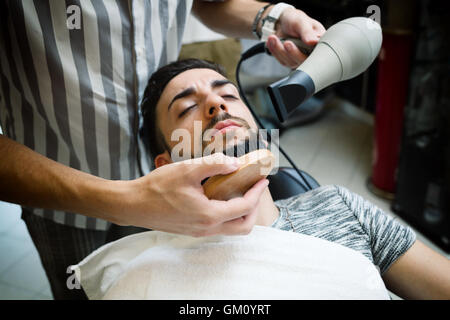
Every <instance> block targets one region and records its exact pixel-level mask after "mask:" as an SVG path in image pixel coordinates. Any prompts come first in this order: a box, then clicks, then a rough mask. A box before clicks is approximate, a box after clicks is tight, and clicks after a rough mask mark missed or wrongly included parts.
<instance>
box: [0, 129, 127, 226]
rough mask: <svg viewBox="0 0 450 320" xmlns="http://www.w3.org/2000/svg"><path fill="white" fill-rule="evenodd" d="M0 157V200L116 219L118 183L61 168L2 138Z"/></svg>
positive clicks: (0, 140)
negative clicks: (113, 213)
mask: <svg viewBox="0 0 450 320" xmlns="http://www.w3.org/2000/svg"><path fill="white" fill-rule="evenodd" d="M0 154H1V155H2V156H1V159H0V200H3V201H8V202H12V203H17V204H20V205H23V206H30V207H37V208H47V209H54V210H65V211H70V212H77V213H81V214H84V215H87V216H91V217H96V218H102V219H107V220H110V221H114V220H115V217H113V216H112V211H113V210H112V209H113V208H114V207H115V206H116V203H117V202H118V201H117V199H118V195H119V191H118V190H119V189H118V188H117V186H120V184H119V182H114V181H110V180H105V179H101V178H98V177H95V176H93V175H90V174H87V173H84V172H82V171H79V170H75V169H73V168H70V167H67V166H64V165H62V164H60V163H58V162H55V161H53V160H51V159H48V158H46V157H44V156H42V155H41V154H39V153H37V152H35V151H33V150H31V149H29V148H27V147H26V146H23V145H21V144H19V143H17V142H15V141H13V140H11V139H8V138H7V137H5V136H3V135H0ZM114 209H116V211H117V207H115V208H114Z"/></svg>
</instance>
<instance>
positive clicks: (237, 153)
mask: <svg viewBox="0 0 450 320" xmlns="http://www.w3.org/2000/svg"><path fill="white" fill-rule="evenodd" d="M224 120H233V121H235V122H237V123H238V124H240V125H241V127H240V128H238V129H236V130H245V132H244V134H245V138H244V139H238V140H237V141H236V142H235V143H230V141H228V140H231V139H229V138H230V137H231V138H233V140H235V139H234V137H235V136H234V135H233V134H232V133H233V131H234V130H233V131H230V132H225V134H223V135H218V136H216V137H217V138H220V139H222V145H221V146H222V150H217V148H214V151H215V152H212V153H216V152H222V153H223V154H225V155H227V156H229V157H241V156H243V155H245V154H247V153H249V152H252V151H255V150H258V149H268V144H267V142H266V140H264V139H263V137H262V136H261V134H260V133H259V131H258V129H251V128H250V125H249V124H248V122H247V121H245V120H244V119H242V118H239V117H233V116H231V115H230V114H229V113H222V114H220V115H219V116H217V117H214V118H213V119H212V120H211V121H210V123H209V124H208V125H207V126H206V128H205V129H204V130H203V132H202V137H201V138H202V146H203V151H204V150H205V149H206V148H208V146H209V147H211V144H212V142H209V141H205V139H204V138H205V132H206V131H207V130H210V129H213V128H214V127H215V126H216V124H217V123H219V122H220V121H224ZM224 140H225V143H223V141H224ZM227 142H228V143H227ZM231 142H232V141H231Z"/></svg>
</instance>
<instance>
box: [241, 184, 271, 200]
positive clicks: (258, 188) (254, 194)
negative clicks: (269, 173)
mask: <svg viewBox="0 0 450 320" xmlns="http://www.w3.org/2000/svg"><path fill="white" fill-rule="evenodd" d="M268 185H269V180H267V179H261V180H259V181H258V182H257V183H255V184H254V185H253V187H251V188H250V189H249V190H247V192H246V193H245V195H244V198H246V199H247V200H251V201H255V202H256V203H257V202H259V198H260V197H261V195H262V193H263V192H264V189H266V187H267V186H268Z"/></svg>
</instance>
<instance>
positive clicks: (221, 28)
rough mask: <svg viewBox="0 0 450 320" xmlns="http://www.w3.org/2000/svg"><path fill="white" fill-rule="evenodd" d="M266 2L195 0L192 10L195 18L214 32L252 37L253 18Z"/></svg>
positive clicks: (238, 36) (252, 0)
mask: <svg viewBox="0 0 450 320" xmlns="http://www.w3.org/2000/svg"><path fill="white" fill-rule="evenodd" d="M266 4H268V3H267V2H259V1H254V0H226V1H223V2H207V1H198V0H196V1H194V4H193V7H192V10H193V12H194V14H195V16H196V17H197V18H199V19H200V20H201V21H202V22H203V23H204V24H205V25H207V26H208V27H209V28H211V29H212V30H214V31H216V32H220V33H222V34H225V35H227V36H229V37H235V38H254V35H253V34H252V24H253V20H254V19H255V16H256V14H257V13H258V10H259V9H261V8H262V7H264V6H265V5H266ZM265 14H267V12H266V13H265Z"/></svg>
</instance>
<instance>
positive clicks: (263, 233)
mask: <svg viewBox="0 0 450 320" xmlns="http://www.w3.org/2000/svg"><path fill="white" fill-rule="evenodd" d="M77 269H78V270H77ZM75 270H76V275H77V278H78V281H79V282H80V283H81V285H82V287H83V289H84V290H85V292H86V294H87V296H88V297H89V298H90V299H188V300H189V299H201V300H202V299H218V300H224V299H236V300H240V299H258V300H259V299H272V300H276V299H389V294H388V292H387V290H386V288H385V286H384V283H383V281H382V279H381V277H380V274H379V272H378V270H377V268H376V267H375V266H374V265H373V264H372V262H371V261H370V260H369V259H367V258H366V257H365V256H364V255H362V254H361V253H359V252H357V251H354V250H352V249H349V248H346V247H344V246H341V245H339V244H335V243H332V242H329V241H326V240H322V239H319V238H315V237H312V236H307V235H302V234H297V233H294V232H289V231H282V230H278V229H274V228H270V227H261V226H255V227H254V228H253V230H252V232H251V233H250V234H249V235H245V236H212V237H204V238H194V237H189V236H183V235H176V234H170V233H165V232H158V231H149V232H144V233H140V234H135V235H132V236H128V237H125V238H123V239H120V240H118V241H115V242H112V243H109V244H107V245H105V246H103V247H101V248H99V249H98V250H96V251H94V252H93V253H92V254H90V255H89V256H88V257H86V258H85V259H84V260H83V261H81V262H80V263H79V264H78V265H76V266H75Z"/></svg>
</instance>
